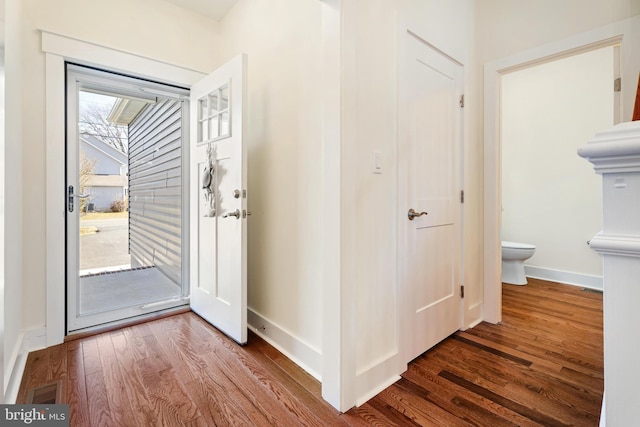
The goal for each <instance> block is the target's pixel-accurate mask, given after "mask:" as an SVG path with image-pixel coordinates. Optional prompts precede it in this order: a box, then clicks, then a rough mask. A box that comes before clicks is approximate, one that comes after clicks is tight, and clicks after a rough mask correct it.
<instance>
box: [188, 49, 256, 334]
mask: <svg viewBox="0 0 640 427" xmlns="http://www.w3.org/2000/svg"><path fill="white" fill-rule="evenodd" d="M246 64H247V58H246V55H240V56H237V57H235V58H234V59H232V60H231V61H230V62H228V63H227V64H225V65H223V66H222V67H220V68H218V69H217V70H216V71H214V72H213V73H211V74H210V75H208V76H207V77H205V78H204V79H203V80H201V81H200V82H198V83H196V84H195V85H193V86H192V87H191V118H190V120H191V132H190V134H191V157H190V175H191V180H190V182H191V184H190V187H191V189H190V193H191V210H190V216H191V221H190V226H191V231H190V234H191V239H190V247H191V250H190V281H191V309H192V310H193V311H194V312H196V313H197V314H199V315H200V316H202V317H203V318H204V319H205V320H206V321H208V322H209V323H211V324H212V325H213V326H215V327H216V328H218V329H220V330H221V331H223V332H224V333H225V334H227V335H228V336H230V337H231V338H233V339H234V340H235V341H237V342H239V343H241V344H243V343H245V342H246V341H247V223H246V220H247V215H248V213H247V210H246V209H247V198H246V197H247V192H246V188H247V186H246V183H247V156H246V149H245V146H244V143H243V122H244V120H243V119H244V117H243V111H244V108H243V107H244V105H245V99H246V85H245V82H246V67H247V65H246Z"/></svg>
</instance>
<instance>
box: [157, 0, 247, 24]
mask: <svg viewBox="0 0 640 427" xmlns="http://www.w3.org/2000/svg"><path fill="white" fill-rule="evenodd" d="M167 1H168V2H171V3H173V4H175V5H178V6H180V7H184V8H185V9H190V10H193V11H194V12H197V13H200V14H202V15H205V16H208V17H209V18H211V19H214V20H216V21H219V20H220V19H222V17H223V16H224V15H225V14H226V13H227V12H228V11H229V9H231V8H232V7H233V5H234V4H236V2H237V1H238V0H167Z"/></svg>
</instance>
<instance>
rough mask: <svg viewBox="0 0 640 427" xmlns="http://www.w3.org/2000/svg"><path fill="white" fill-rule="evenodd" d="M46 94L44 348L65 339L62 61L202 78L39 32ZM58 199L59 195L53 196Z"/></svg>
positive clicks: (167, 77) (173, 80)
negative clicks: (45, 322)
mask: <svg viewBox="0 0 640 427" xmlns="http://www.w3.org/2000/svg"><path fill="white" fill-rule="evenodd" d="M42 51H43V53H44V54H45V87H46V89H45V95H46V105H45V109H46V160H45V163H46V181H47V182H46V201H45V211H46V233H45V235H46V284H45V286H46V293H47V297H46V310H47V313H46V321H47V325H46V326H47V336H46V346H47V347H49V346H52V345H56V344H60V343H62V342H63V340H64V336H65V294H66V292H65V272H66V267H65V240H66V238H65V212H66V206H65V200H66V199H65V197H63V194H64V188H65V166H64V165H65V120H64V116H65V61H73V62H76V63H79V64H83V65H89V66H95V67H100V68H105V69H108V70H113V71H119V72H123V73H126V74H129V75H132V76H136V77H143V78H148V79H153V80H156V81H160V82H163V83H168V84H173V85H179V86H185V87H190V86H191V84H193V83H194V82H195V81H197V80H199V79H200V78H202V77H203V76H204V75H205V74H204V73H201V72H198V71H194V70H190V69H187V68H184V67H179V66H176V65H172V64H167V63H165V62H161V61H157V60H154V59H151V58H146V57H143V56H140V55H136V54H133V53H128V52H124V51H120V50H116V49H113V48H109V47H106V46H101V45H97V44H93V43H90V42H86V41H82V40H78V39H74V38H70V37H66V36H64V35H60V34H54V33H49V32H46V31H42ZM58 195H59V196H58Z"/></svg>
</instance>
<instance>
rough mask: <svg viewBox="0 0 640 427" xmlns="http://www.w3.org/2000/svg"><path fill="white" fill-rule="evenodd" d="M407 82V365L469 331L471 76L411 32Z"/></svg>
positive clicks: (406, 46) (403, 199)
mask: <svg viewBox="0 0 640 427" xmlns="http://www.w3.org/2000/svg"><path fill="white" fill-rule="evenodd" d="M402 36H403V39H402V40H401V43H403V46H402V50H401V51H402V52H404V53H403V55H402V56H401V58H402V59H401V60H402V63H401V67H400V74H399V78H400V80H399V87H398V90H399V93H398V94H399V104H398V113H399V143H400V150H399V153H398V154H399V160H400V168H399V172H400V179H399V182H398V183H399V186H400V188H399V197H400V199H399V201H400V208H401V211H400V212H399V213H398V215H399V216H400V218H401V219H400V221H401V222H400V233H401V236H400V240H399V242H400V245H401V247H400V248H399V253H400V255H401V263H400V265H401V269H402V270H401V271H403V273H404V274H403V282H404V285H405V287H404V295H405V298H406V299H405V303H406V305H405V307H404V309H405V310H408V312H409V315H408V317H407V321H406V323H405V329H406V330H405V335H404V340H405V346H404V348H405V354H406V357H405V359H406V360H407V361H410V360H412V359H414V358H415V357H417V356H419V355H420V354H421V353H423V352H424V351H426V350H428V349H429V348H431V347H432V346H434V345H435V344H437V343H438V342H440V341H441V340H443V339H444V338H446V337H447V336H449V335H450V334H452V333H453V332H455V331H456V330H458V329H459V328H460V324H461V294H460V286H461V284H462V282H461V271H460V266H461V248H460V247H461V212H462V209H461V200H460V196H461V177H460V175H461V167H460V165H461V160H462V155H461V147H462V132H461V129H462V108H461V104H460V99H461V96H462V82H463V68H462V65H460V64H459V63H457V62H456V61H454V60H452V59H451V58H449V57H448V56H446V55H444V54H443V53H442V52H440V51H438V50H436V49H435V48H433V47H432V46H430V45H429V44H428V43H426V42H425V41H423V40H421V39H420V38H418V37H416V36H415V35H413V34H412V33H410V32H408V31H407V32H406V33H405V34H403V35H402Z"/></svg>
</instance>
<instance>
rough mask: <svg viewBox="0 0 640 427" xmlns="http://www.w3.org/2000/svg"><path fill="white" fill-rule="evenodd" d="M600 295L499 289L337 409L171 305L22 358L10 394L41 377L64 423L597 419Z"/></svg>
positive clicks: (537, 285)
mask: <svg viewBox="0 0 640 427" xmlns="http://www.w3.org/2000/svg"><path fill="white" fill-rule="evenodd" d="M602 339H603V337H602V295H600V294H597V293H592V292H585V291H582V290H580V288H576V287H573V286H568V285H559V284H556V283H550V282H544V281H539V280H534V279H530V283H529V285H528V286H513V285H503V322H502V324H501V325H491V324H487V323H482V324H480V325H478V326H476V327H475V328H473V329H469V330H467V331H464V332H458V333H456V334H454V335H453V336H451V337H449V338H448V339H446V340H445V341H443V342H441V343H440V344H438V345H437V346H436V347H434V348H433V349H432V350H431V351H429V352H427V353H425V354H424V355H422V356H420V357H418V358H417V359H415V360H414V361H413V362H412V363H411V364H410V366H409V369H408V370H407V372H405V373H404V374H403V375H402V378H401V379H400V380H399V381H398V382H397V383H396V384H394V385H392V386H391V387H389V388H387V389H386V390H384V391H383V392H381V393H380V394H378V395H377V396H375V397H374V398H373V399H371V400H370V401H369V402H367V403H365V404H364V405H362V406H360V407H358V408H354V409H352V410H350V411H349V412H347V413H345V414H340V413H339V412H337V411H336V410H334V409H333V408H332V407H331V406H330V405H328V404H327V403H326V402H324V401H323V400H322V398H321V397H320V384H319V383H318V382H317V381H316V380H315V379H313V378H312V377H310V376H309V375H308V374H306V373H305V372H304V371H302V370H301V369H300V368H298V367H297V366H296V365H295V364H293V363H292V362H291V361H290V360H289V359H287V358H286V357H284V356H283V355H282V354H281V353H279V352H278V351H277V350H275V349H274V348H273V347H271V346H270V345H268V344H267V343H266V342H264V341H263V340H261V339H260V338H259V337H257V336H256V335H253V334H251V335H250V339H249V344H248V345H246V346H244V347H239V346H237V345H235V344H234V343H232V342H231V341H230V340H229V339H227V338H226V337H225V336H224V335H222V334H220V333H219V332H218V331H216V330H215V329H214V328H212V327H211V326H209V325H208V324H207V323H205V322H204V321H202V320H201V319H200V318H199V317H198V316H196V315H195V314H193V313H184V314H179V315H176V316H172V317H168V318H165V319H160V320H155V321H152V322H148V323H143V324H139V325H135V326H131V327H127V328H124V329H120V330H116V331H111V332H106V333H103V334H100V335H95V336H92V337H86V338H82V339H79V340H75V341H70V342H67V343H64V344H61V345H58V346H55V347H51V348H48V349H45V350H40V351H37V352H33V353H31V354H30V355H29V357H28V360H27V366H26V370H25V374H24V377H23V380H22V384H21V388H20V392H19V395H18V402H19V403H21V402H24V399H25V398H26V395H27V390H28V389H29V388H32V387H38V386H41V385H44V384H47V383H51V382H53V381H57V380H60V381H61V383H62V387H63V390H62V396H63V399H64V401H65V403H69V404H70V406H71V425H72V426H82V427H85V426H120V425H121V426H174V425H175V426H178V425H189V426H227V425H236V426H269V425H281V426H298V425H305V426H361V425H375V426H394V425H397V426H405V425H406V426H416V425H421V426H447V427H448V426H468V425H475V426H490V427H493V426H536V425H544V426H565V425H576V426H597V425H598V419H599V414H600V407H601V400H602V390H603V349H602Z"/></svg>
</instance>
